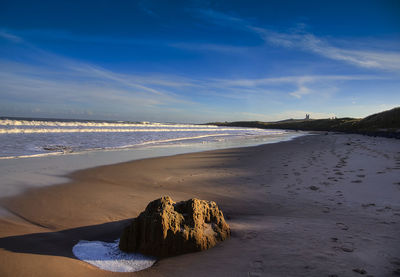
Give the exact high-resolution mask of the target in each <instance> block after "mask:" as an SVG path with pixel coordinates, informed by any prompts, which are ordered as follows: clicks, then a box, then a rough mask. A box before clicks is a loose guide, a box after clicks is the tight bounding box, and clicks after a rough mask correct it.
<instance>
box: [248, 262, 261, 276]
mask: <svg viewBox="0 0 400 277" xmlns="http://www.w3.org/2000/svg"><path fill="white" fill-rule="evenodd" d="M263 273H264V262H263V261H262V260H255V261H253V262H252V263H251V271H249V274H248V276H249V277H258V276H263V275H264V274H263Z"/></svg>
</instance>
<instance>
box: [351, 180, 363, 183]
mask: <svg viewBox="0 0 400 277" xmlns="http://www.w3.org/2000/svg"><path fill="white" fill-rule="evenodd" d="M351 182H352V183H362V180H353V181H351Z"/></svg>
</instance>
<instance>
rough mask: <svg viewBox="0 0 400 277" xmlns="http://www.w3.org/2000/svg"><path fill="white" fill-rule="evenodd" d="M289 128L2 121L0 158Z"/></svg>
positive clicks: (210, 140)
mask: <svg viewBox="0 0 400 277" xmlns="http://www.w3.org/2000/svg"><path fill="white" fill-rule="evenodd" d="M292 135H293V132H290V131H285V130H262V129H254V128H235V127H218V126H214V125H195V124H172V123H150V122H117V121H114V122H112V121H82V120H79V121H78V120H60V119H50V120H49V119H47V120H35V119H12V118H3V119H0V159H11V158H29V157H38V156H47V155H67V154H73V153H81V152H87V151H99V150H116V149H133V148H140V147H144V146H150V145H152V146H157V145H171V146H172V145H174V146H179V145H181V146H182V145H186V146H187V145H194V146H195V145H196V144H209V145H211V144H215V145H216V148H219V147H217V145H218V144H219V145H222V144H233V145H237V146H240V145H242V144H247V143H248V142H249V141H250V142H251V141H260V142H262V141H268V140H271V139H277V138H282V139H285V138H287V137H288V136H289V137H290V136H292Z"/></svg>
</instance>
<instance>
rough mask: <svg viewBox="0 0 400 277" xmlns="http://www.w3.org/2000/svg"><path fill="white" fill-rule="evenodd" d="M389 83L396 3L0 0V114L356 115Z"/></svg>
mask: <svg viewBox="0 0 400 277" xmlns="http://www.w3.org/2000/svg"><path fill="white" fill-rule="evenodd" d="M399 88H400V2H399V1H385V0H380V1H368V0H362V1H361V0H360V1H350V0H347V1H340V0H336V1H282V0H281V1H251V0H247V1H232V0H231V1H195V0H193V1H116V0H114V1H100V0H98V1H17V0H13V1H3V0H0V116H29V117H55V118H77V119H110V120H133V121H163V122H166V121H169V122H171V121H172V122H208V121H234V120H261V121H272V120H281V119H286V118H302V117H304V115H305V113H310V114H311V117H313V118H325V117H331V116H338V117H344V116H351V117H364V116H366V115H369V114H371V113H375V112H379V111H382V110H386V109H390V108H392V107H395V106H400V90H399Z"/></svg>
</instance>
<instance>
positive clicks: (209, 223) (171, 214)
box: [119, 196, 230, 258]
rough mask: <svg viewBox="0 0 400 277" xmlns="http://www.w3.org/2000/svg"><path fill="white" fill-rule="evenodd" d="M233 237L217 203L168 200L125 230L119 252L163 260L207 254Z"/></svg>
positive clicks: (150, 208) (154, 204)
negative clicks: (195, 253)
mask: <svg viewBox="0 0 400 277" xmlns="http://www.w3.org/2000/svg"><path fill="white" fill-rule="evenodd" d="M229 236H230V229H229V226H228V224H227V223H226V222H225V219H224V216H223V214H222V211H220V210H219V209H218V206H217V204H216V203H215V202H212V201H205V200H199V199H196V198H194V199H190V200H188V201H182V202H178V203H175V202H174V201H173V200H172V199H171V198H170V197H168V196H165V197H162V198H160V199H157V200H154V201H152V202H150V203H149V204H148V205H147V207H146V210H145V211H143V212H142V213H141V214H140V215H139V216H138V217H137V218H135V219H134V220H133V221H132V223H131V224H130V225H129V226H127V227H126V228H125V229H124V230H123V232H122V235H121V239H120V242H119V248H120V249H121V250H122V251H125V252H139V253H142V254H145V255H151V256H155V257H160V258H162V257H169V256H175V255H179V254H184V253H189V252H195V251H201V250H205V249H208V248H211V247H213V246H215V245H216V244H217V243H218V242H221V241H223V240H225V239H227V238H229Z"/></svg>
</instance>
